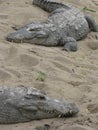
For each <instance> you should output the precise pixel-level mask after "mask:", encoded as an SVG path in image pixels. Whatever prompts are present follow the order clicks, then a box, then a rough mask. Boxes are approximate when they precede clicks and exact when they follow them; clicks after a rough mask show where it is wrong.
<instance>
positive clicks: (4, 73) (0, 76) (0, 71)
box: [0, 69, 13, 81]
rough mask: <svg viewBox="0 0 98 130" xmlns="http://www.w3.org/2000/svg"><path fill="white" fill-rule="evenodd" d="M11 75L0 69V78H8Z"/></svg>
mask: <svg viewBox="0 0 98 130" xmlns="http://www.w3.org/2000/svg"><path fill="white" fill-rule="evenodd" d="M12 76H13V75H12V74H11V73H10V72H7V71H5V70H3V69H0V80H3V81H4V80H5V81H6V80H9V79H10V78H11V77H12Z"/></svg>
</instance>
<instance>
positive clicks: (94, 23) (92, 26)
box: [85, 15, 98, 32]
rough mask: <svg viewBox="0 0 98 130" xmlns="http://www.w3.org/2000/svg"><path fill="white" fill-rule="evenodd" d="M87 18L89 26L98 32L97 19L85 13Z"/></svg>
mask: <svg viewBox="0 0 98 130" xmlns="http://www.w3.org/2000/svg"><path fill="white" fill-rule="evenodd" d="M85 18H86V20H87V22H88V25H89V28H90V30H91V31H93V32H98V25H97V24H96V22H95V20H94V19H93V17H92V16H90V15H85Z"/></svg>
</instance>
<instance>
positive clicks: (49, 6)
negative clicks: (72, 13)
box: [33, 0, 70, 12]
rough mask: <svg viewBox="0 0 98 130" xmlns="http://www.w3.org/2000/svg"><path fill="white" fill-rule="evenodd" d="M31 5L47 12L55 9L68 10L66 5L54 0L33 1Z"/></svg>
mask: <svg viewBox="0 0 98 130" xmlns="http://www.w3.org/2000/svg"><path fill="white" fill-rule="evenodd" d="M33 4H34V5H37V6H39V7H40V8H42V9H43V10H45V11H48V12H52V11H54V10H56V9H57V8H66V9H69V8H70V7H69V6H68V5H67V4H63V3H58V2H56V1H54V0H33Z"/></svg>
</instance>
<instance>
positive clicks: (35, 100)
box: [0, 86, 79, 124]
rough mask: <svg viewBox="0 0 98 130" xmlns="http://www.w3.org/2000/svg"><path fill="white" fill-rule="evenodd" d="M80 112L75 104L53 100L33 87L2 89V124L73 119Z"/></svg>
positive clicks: (0, 110)
mask: <svg viewBox="0 0 98 130" xmlns="http://www.w3.org/2000/svg"><path fill="white" fill-rule="evenodd" d="M78 112H79V109H78V107H77V106H76V105H75V103H68V102H63V101H60V100H56V99H52V98H50V97H48V96H47V95H46V94H45V93H43V92H42V91H41V90H38V89H35V88H32V87H23V86H19V87H6V86H1V87H0V124H9V123H20V122H27V121H31V120H39V119H46V118H56V117H59V118H60V117H71V116H74V115H76V114H77V113H78Z"/></svg>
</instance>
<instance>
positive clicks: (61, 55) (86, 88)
mask: <svg viewBox="0 0 98 130" xmlns="http://www.w3.org/2000/svg"><path fill="white" fill-rule="evenodd" d="M66 1H67V2H69V3H71V4H73V5H75V6H76V7H78V8H80V9H83V8H84V7H85V6H87V7H88V8H90V9H93V10H94V11H96V12H91V11H88V12H87V13H89V14H91V15H92V16H93V17H94V18H95V20H96V22H97V23H98V0H74V1H73V0H66ZM48 15H49V14H48V13H47V12H45V11H43V10H41V9H40V8H38V7H35V6H33V5H32V2H31V0H20V1H18V0H14V1H13V0H5V1H4V0H0V85H7V86H13V87H14V86H18V85H24V86H32V87H36V88H38V89H41V90H43V91H45V92H46V94H47V95H48V96H51V97H53V98H57V99H61V100H64V101H65V100H67V101H73V102H75V103H76V104H77V105H78V106H79V109H80V112H79V114H78V116H77V117H74V118H67V119H66V118H62V119H61V118H60V119H59V118H58V119H57V118H56V119H46V120H40V121H32V122H29V123H20V124H13V125H0V130H25V129H27V130H36V127H37V129H38V127H42V126H43V125H44V124H48V125H49V126H50V129H51V130H97V129H98V39H96V33H94V32H91V33H90V34H88V36H87V37H86V38H85V39H83V40H81V41H79V42H78V48H79V49H78V51H77V52H66V51H62V47H43V46H37V45H32V44H28V43H22V44H16V43H10V42H8V41H6V40H5V37H6V35H7V34H8V33H10V32H13V31H14V29H13V28H15V27H20V26H23V25H25V24H27V23H30V22H32V21H34V20H38V21H43V20H45V19H46V18H47V16H48ZM97 36H98V34H97ZM40 72H41V73H44V80H43V81H41V79H40V78H39V77H40ZM39 130H42V129H39Z"/></svg>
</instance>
